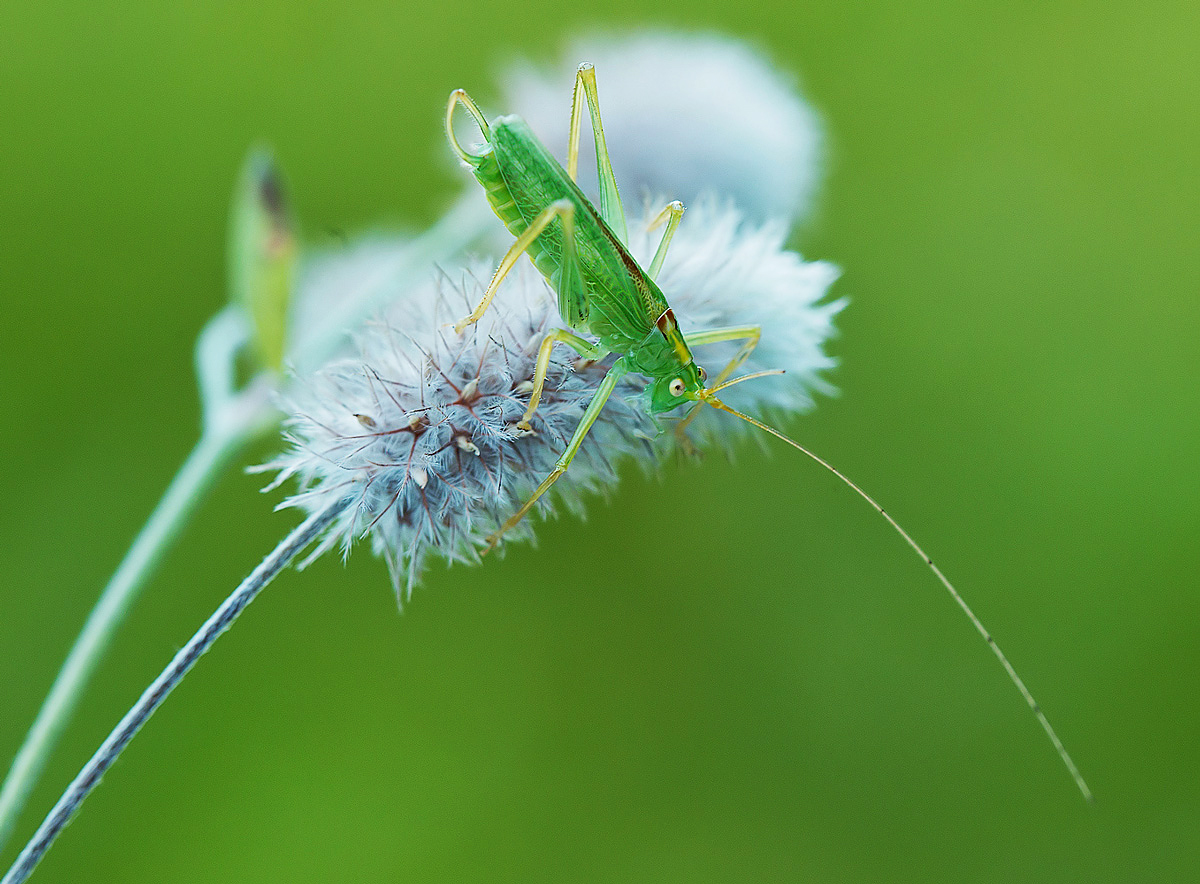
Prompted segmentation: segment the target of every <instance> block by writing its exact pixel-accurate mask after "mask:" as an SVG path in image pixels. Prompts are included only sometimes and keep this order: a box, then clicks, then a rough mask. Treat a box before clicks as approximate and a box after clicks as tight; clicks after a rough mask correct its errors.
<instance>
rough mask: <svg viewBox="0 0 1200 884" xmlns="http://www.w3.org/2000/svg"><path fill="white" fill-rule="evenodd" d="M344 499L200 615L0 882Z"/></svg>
mask: <svg viewBox="0 0 1200 884" xmlns="http://www.w3.org/2000/svg"><path fill="white" fill-rule="evenodd" d="M345 506H346V503H345V502H344V501H343V502H340V503H337V504H334V505H332V506H330V507H328V508H326V509H325V510H322V511H320V512H317V513H314V514H313V515H311V516H309V517H308V518H307V519H305V520H304V522H303V523H301V525H300V526H299V527H298V528H296V529H295V530H294V531H292V533H291V534H289V535H288V536H287V537H285V538H284V539H283V540H282V541H281V542H280V544H279V545H278V546H276V547H275V549H274V550H272V551H271V553H270V554H269V555H268V556H267V557H266V558H265V559H263V561H262V564H260V565H259V566H258V567H257V568H255V569H254V571H252V572H251V574H250V576H249V577H247V578H246V579H245V580H243V581H242V583H241V585H239V586H238V588H237V589H235V590H234V591H233V592H232V593H231V594H230V595H229V597H228V598H226V599H225V601H224V602H222V603H221V606H220V607H219V608H217V610H216V611H214V612H213V614H212V616H211V617H209V618H208V620H206V621H205V623H204V625H203V626H201V627H200V629H199V631H198V632H197V633H196V634H195V635H193V636H192V638H191V639H190V640H189V641H188V643H187V644H186V645H184V646H183V648H182V649H181V650H180V651H179V653H177V654H176V655H175V656H174V658H172V660H171V662H170V663H169V664H168V665H167V668H166V669H164V670H163V671H162V673H161V674H160V675H159V676H158V678H156V679H155V680H154V681H153V682H151V684H150V687H148V688H146V690H145V691H144V692H143V693H142V696H141V698H140V699H139V700H138V701H137V703H135V704H134V705H133V707H132V708H131V709H130V710H129V711H128V712H126V713H125V716H124V717H123V718H122V719H121V721H120V723H119V724H117V726H116V727H115V728H114V729H113V731H112V733H110V734H109V735H108V738H107V739H106V740H105V741H104V742H103V743H102V744H101V745H100V748H99V749H97V750H96V753H95V754H94V755H93V756H92V757H91V759H90V760H89V761H88V763H87V764H85V765H84V766H83V769H82V770H81V771H80V772H79V774H78V775H77V776H76V777H75V779H74V780H72V781H71V785H70V786H68V787H67V790H66V791H65V792H64V793H63V794H62V797H61V798H59V799H58V803H57V804H55V805H54V809H53V810H51V811H50V814H49V816H47V817H46V819H45V820H44V821H43V822H42V824H41V826H39V827H38V830H37V831H36V832H35V833H34V835H33V838H31V839H30V841H29V843H28V844H26V845H25V849H24V850H22V851H21V854H20V856H18V857H17V860H16V862H15V863H13V867H12V868H11V869H9V870H8V874H6V875H5V876H4V879H3V881H0V884H21V882H23V881H24V880H25V879H26V878H28V877H29V875H30V873H32V872H33V869H34V867H35V866H36V865H37V864H38V862H39V861H40V860H41V858H42V856H43V855H44V854H45V853H46V851H47V850H49V849H50V845H51V844H53V843H54V839H55V838H57V837H58V834H59V832H61V831H62V830H63V828H64V827H65V826H66V824H67V823H68V822H70V820H71V817H72V816H73V815H74V814H75V811H76V810H78V809H79V805H80V804H82V803H83V801H84V799H85V798H87V796H88V795H89V794H90V793H91V791H92V789H94V788H95V787H96V785H97V784H98V783H99V782H100V778H101V777H103V776H104V773H105V771H107V770H108V769H109V768H110V767H111V766H112V764H113V762H115V761H116V760H117V758H118V757H119V756H120V754H121V752H122V751H124V749H125V747H126V746H127V745H129V741H130V740H132V739H133V736H134V734H136V733H137V732H138V730H140V729H141V727H142V725H143V724H145V723H146V721H147V720H149V718H150V716H151V715H153V714H154V711H155V710H156V709H158V707H159V706H160V705H162V702H163V700H165V699H166V698H167V695H168V694H170V693H171V691H172V690H174V689H175V686H176V685H178V684H179V682H180V681H182V680H183V677H184V676H185V675H187V673H188V671H189V670H190V669H191V668H192V666H194V665H195V663H196V661H197V660H199V659H200V657H201V656H202V655H203V654H204V652H205V651H207V650H208V649H209V648H210V647H211V646H212V643H213V642H215V641H216V640H217V637H218V636H220V635H221V633H223V632H224V631H225V630H226V629H228V628H229V627H230V626H232V625H233V622H234V621H235V620H236V619H237V618H238V615H240V614H241V613H242V611H244V610H245V608H246V606H247V605H249V604H250V602H252V601H254V598H255V596H257V595H258V594H259V593H260V592H261V591H262V590H263V589H264V588H265V587H266V586H267V584H269V583H270V582H271V581H272V580H274V579H275V577H276V576H277V575H278V574H279V572H280V571H282V570H283V569H284V568H285V567H286V566H287V564H288V563H289V562H290V561H291V560H292V559H293V558H295V557H296V555H297V554H298V553H299V552H300V551H301V550H303V549H304V548H305V547H306V546H308V545H309V544H310V543H311V542H312V541H313V540H315V539H316V538H317V537H318V536H319V535H320V534H321V532H322V531H324V530H325V528H326V527H328V526H329V524H330V523H331V522H332V521H333V520H334V519H335V518H337V516H338V514H339V513H340V512H342V510H343V509H344V508H345Z"/></svg>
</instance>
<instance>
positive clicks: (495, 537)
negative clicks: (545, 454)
mask: <svg viewBox="0 0 1200 884" xmlns="http://www.w3.org/2000/svg"><path fill="white" fill-rule="evenodd" d="M628 373H629V367H628V366H627V365H626V364H625V358H624V357H621V358H620V359H618V360H617V361H616V362H614V363H613V367H612V368H610V369H609V370H608V374H606V375H605V376H604V380H602V381H601V382H600V386H599V388H598V389H597V390H596V394H595V395H594V396H592V401H591V402H589V403H588V407H587V411H585V412H584V413H583V417H582V418H581V419H580V421H579V426H578V427H576V428H575V433H574V434H573V435H572V436H571V441H570V442H568V443H567V447H566V450H565V451H563V453H562V456H561V457H559V459H558V463H556V464H555V465H554V469H553V470H552V471H551V472H550V475H549V476H547V477H546V478H545V479H543V480H542V483H541V484H540V485H538V487H537V489H536V490H535V491H534V492H533V495H532V496H531V497H530V498H529V500H527V501H525V504H524V505H523V506H522V507H521V508H520V509H519V510H517V511H516V512H515V513H513V515H512V516H511V517H510V518H509V519H508V521H506V522H505V523H504V524H503V525H501V526H500V527H499V528H498V529H497V530H496V532H495V533H494V534H492V535H491V536H490V537H489V538H488V539H487V548H486V549H485V550H484V554H487V553H488V552H490V551H491V550H492V548H493V547H495V545H496V544H497V543H499V542H500V538H501V537H502V536H504V534H505V532H507V531H510V530H511V529H512V528H514V527H516V526H517V525H518V524H519V523H520V521H521V519H523V518H525V515H526V514H527V513H528V512H529V511H530V510H531V509H533V505H534V504H535V503H537V501H538V498H540V497H541V496H542V495H543V494H545V493H546V492H547V491H549V490H550V486H551V485H553V484H554V483H555V482H557V481H558V479H559V477H560V476H561V475H562V474H563V473H565V472H566V471H567V467H569V466H570V465H571V461H572V460H574V459H575V455H576V454H577V453H578V452H579V449H580V447H581V446H582V445H583V440H584V439H586V438H587V434H588V431H590V430H591V429H592V424H594V423H595V422H596V419H597V418H598V417H600V412H601V411H602V410H603V408H604V403H606V402H607V401H608V397H609V396H610V395H611V394H612V391H613V390H614V389H615V388H616V386H617V383H618V382H619V381H620V380H621V378H623V377H625V375H626V374H628Z"/></svg>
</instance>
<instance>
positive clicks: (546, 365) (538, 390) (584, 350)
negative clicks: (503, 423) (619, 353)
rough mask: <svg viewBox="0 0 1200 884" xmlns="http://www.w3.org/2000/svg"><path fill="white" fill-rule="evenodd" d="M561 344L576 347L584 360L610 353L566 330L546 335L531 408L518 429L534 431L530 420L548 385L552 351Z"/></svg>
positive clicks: (531, 395)
mask: <svg viewBox="0 0 1200 884" xmlns="http://www.w3.org/2000/svg"><path fill="white" fill-rule="evenodd" d="M559 342H561V343H564V344H567V345H569V346H571V347H574V348H575V351H576V352H577V353H579V355H580V356H582V357H583V358H584V359H594V360H600V359H603V358H604V357H605V356H607V355H608V353H609V351H608V350H606V349H604V348H603V347H601V346H600V345H599V344H592V343H590V342H588V341H585V340H584V339H583V338H581V337H579V335H577V334H573V333H572V332H569V331H567V330H566V329H565V328H556V329H555V330H554V331H552V332H550V334H548V335H546V337H545V338H544V339H543V340H542V346H541V347H540V348H539V349H538V358H537V365H536V366H535V367H534V370H533V392H531V393H530V394H529V407H528V408H526V409H525V414H524V415H523V416H522V417H521V419H520V420H519V421H518V422H517V429H519V430H528V431H532V430H533V427H532V426H530V424H529V419H530V418H531V417H533V414H534V412H535V411H537V407H538V402H540V401H541V398H542V388H543V387H544V386H545V385H546V372H547V371H549V370H550V351H551V350H553V349H554V345H555V344H556V343H559Z"/></svg>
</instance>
